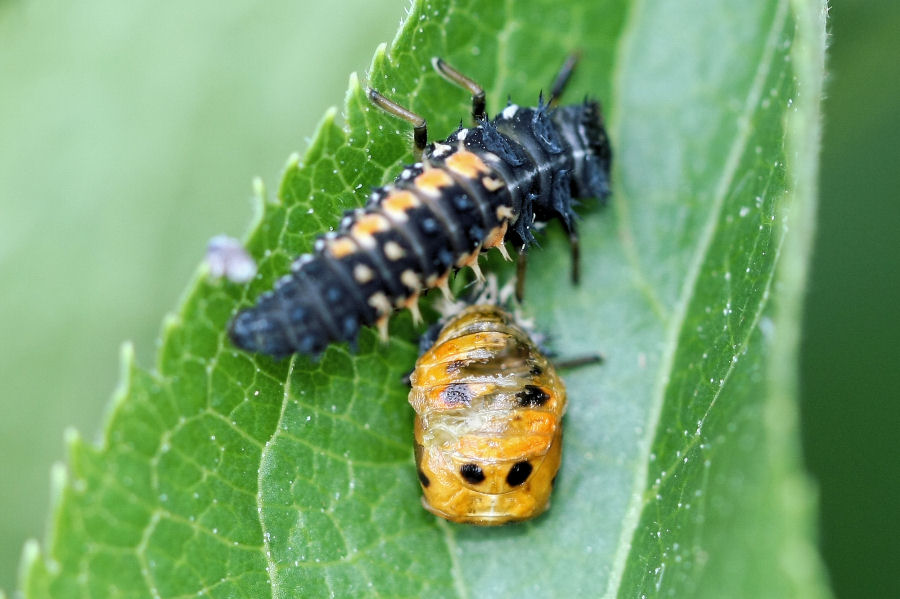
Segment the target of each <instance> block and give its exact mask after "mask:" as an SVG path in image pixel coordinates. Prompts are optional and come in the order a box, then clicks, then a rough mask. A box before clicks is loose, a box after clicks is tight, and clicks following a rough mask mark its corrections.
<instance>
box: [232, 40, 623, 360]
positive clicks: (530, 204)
mask: <svg viewBox="0 0 900 599" xmlns="http://www.w3.org/2000/svg"><path fill="white" fill-rule="evenodd" d="M432 62H433V64H434V67H435V68H436V69H437V71H438V72H439V73H440V74H441V75H442V76H444V77H445V78H446V79H448V80H450V81H451V82H453V83H455V84H457V85H459V86H461V87H463V88H465V89H467V90H469V91H470V92H472V106H473V108H472V113H473V116H474V118H475V123H476V124H475V126H474V127H471V128H462V127H460V129H458V130H457V131H456V132H455V133H453V134H452V135H450V137H448V138H447V139H445V140H443V141H440V142H435V143H432V144H426V141H427V133H426V125H425V120H424V119H423V118H421V117H419V116H418V115H416V114H414V113H412V112H410V111H408V110H406V109H405V108H403V107H401V106H399V105H397V104H395V103H393V102H391V101H390V100H388V99H387V98H385V97H384V96H382V95H381V94H379V93H378V92H376V91H375V90H371V89H370V90H368V95H369V99H370V100H371V101H372V103H373V104H374V105H375V106H377V107H378V108H381V109H382V110H385V111H386V112H389V113H390V114H393V115H394V116H397V117H399V118H402V119H404V120H406V121H408V122H410V123H411V124H413V126H414V133H415V135H414V140H415V145H416V149H417V151H418V152H419V154H420V156H421V161H420V162H417V163H416V164H413V165H410V166H407V167H406V168H404V169H403V171H402V172H401V173H400V175H399V176H398V177H397V178H396V180H395V181H394V183H393V184H390V185H386V186H384V187H380V188H377V189H375V190H373V192H372V194H371V196H370V197H369V201H368V203H367V204H366V206H365V208H360V209H357V210H353V211H350V212H348V213H346V214H345V216H344V218H343V220H342V221H341V224H340V228H339V230H338V231H336V232H333V233H328V234H325V235H323V236H321V237H319V238H318V239H317V240H316V243H315V246H314V251H313V253H311V254H304V255H302V256H300V257H299V258H298V259H297V260H296V261H295V262H294V263H293V265H292V267H291V273H290V274H288V275H286V276H284V277H282V278H281V279H280V280H279V281H278V282H277V283H276V284H275V288H274V289H273V290H272V291H269V292H266V293H264V294H263V295H262V296H261V297H260V298H259V300H258V302H257V304H256V305H255V306H252V307H250V308H247V309H245V310H242V311H241V312H240V313H238V314H237V316H236V317H235V318H234V319H233V320H232V322H231V325H230V327H229V331H228V332H229V336H230V337H231V340H232V342H233V343H234V344H235V345H236V346H238V347H240V348H242V349H245V350H248V351H254V352H260V353H263V354H270V355H273V356H284V355H288V354H291V353H303V354H310V355H318V354H320V353H321V352H322V351H323V350H324V349H325V348H326V347H327V346H328V344H330V343H332V342H334V341H349V342H351V343H353V342H355V339H356V337H357V335H358V332H359V329H360V327H362V326H368V325H372V324H375V325H378V328H379V330H380V331H381V333H382V336H383V337H385V336H386V333H387V320H388V318H389V316H390V314H391V313H392V312H393V311H394V310H395V309H398V308H403V307H405V308H409V309H410V310H411V311H412V312H413V316H414V317H415V318H416V319H417V320H418V318H419V316H418V299H419V294H420V293H421V292H422V291H424V290H427V289H431V288H435V287H437V288H440V289H441V290H442V291H444V293H445V294H449V290H448V288H447V280H448V277H449V276H450V273H451V272H453V271H454V270H455V269H458V268H462V267H464V266H470V267H472V268H473V269H474V270H475V272H476V274H477V275H479V277H480V271H479V270H478V262H477V261H478V256H479V254H480V252H481V251H482V250H483V249H488V248H497V249H498V250H499V251H500V252H502V253H503V255H504V257H506V258H508V257H509V256H508V254H507V252H506V247H505V243H506V242H507V241H509V242H512V243H513V245H514V247H516V248H517V249H518V250H519V255H520V257H524V255H525V250H526V249H527V248H528V246H529V245H530V244H531V243H532V242H533V241H534V235H533V230H534V228H535V225H536V224H540V223H544V222H547V221H550V220H553V219H558V220H560V221H561V222H562V225H563V227H564V228H565V230H566V231H567V232H568V233H569V235H570V239H571V240H572V244H573V245H572V247H573V256H575V257H576V260H575V261H574V262H573V278H577V238H576V235H575V213H574V210H573V204H574V199H575V198H598V199H600V200H603V199H605V198H606V196H608V195H609V167H610V160H611V151H610V146H609V141H608V139H607V136H606V131H605V129H604V127H603V122H602V117H601V114H600V106H599V104H598V103H597V102H596V101H593V100H585V101H584V102H583V103H581V104H576V105H570V106H561V107H555V106H554V104H555V102H556V100H557V98H558V97H559V95H560V94H561V93H562V90H563V88H564V87H565V84H566V82H567V81H568V79H569V76H570V75H571V73H572V70H573V68H574V64H575V57H574V56H573V57H571V58H570V59H569V60H568V61H567V62H566V64H565V65H564V66H563V68H562V70H561V71H560V73H559V75H558V76H557V78H556V80H555V81H554V84H553V88H552V90H551V95H550V100H549V101H548V102H547V103H546V104H545V103H544V102H543V99H541V100H540V101H539V103H538V106H537V107H534V108H526V107H520V106H517V105H515V104H509V105H508V106H507V107H506V108H504V109H503V111H502V112H501V113H500V114H499V115H497V116H496V117H495V118H494V119H491V120H489V119H488V118H487V116H486V114H485V111H484V105H485V101H484V91H483V90H482V89H481V88H480V87H479V86H478V85H477V84H476V83H475V82H473V81H472V80H470V79H468V78H467V77H465V76H463V75H462V74H461V73H459V72H458V71H456V70H455V69H453V68H452V67H450V66H449V65H447V64H446V63H445V62H443V61H442V60H440V59H438V58H435V59H433V61H432ZM523 264H524V262H522V260H521V259H520V266H521V265H523ZM520 280H521V278H520Z"/></svg>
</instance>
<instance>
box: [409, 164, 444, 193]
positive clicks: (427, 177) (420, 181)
mask: <svg viewBox="0 0 900 599" xmlns="http://www.w3.org/2000/svg"><path fill="white" fill-rule="evenodd" d="M451 185H453V179H451V178H450V175H448V174H447V173H446V172H445V171H444V170H443V169H440V168H432V169H428V170H427V171H425V172H424V173H422V174H421V175H419V176H418V177H416V187H418V188H419V189H421V190H422V191H424V192H426V193H430V194H432V195H436V194H438V193H440V189H441V188H442V187H449V186H451Z"/></svg>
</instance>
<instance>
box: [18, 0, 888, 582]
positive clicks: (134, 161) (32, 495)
mask: <svg viewBox="0 0 900 599" xmlns="http://www.w3.org/2000/svg"><path fill="white" fill-rule="evenodd" d="M406 6H407V1H406V0H341V1H340V2H335V3H330V4H329V5H328V6H325V4H324V3H316V2H294V3H287V2H262V1H259V0H239V1H237V2H230V3H224V4H223V3H214V2H211V1H209V0H204V1H200V2H192V3H190V6H188V5H186V4H183V3H177V2H166V1H164V2H157V3H152V4H151V3H147V2H142V1H138V2H130V3H121V2H115V1H113V0H85V1H83V2H80V3H63V2H51V3H35V2H30V3H29V2H23V1H21V0H6V1H5V2H4V1H0V133H2V135H0V281H2V282H3V284H2V291H0V339H2V343H0V380H2V383H3V384H2V387H0V389H2V391H0V394H2V395H0V485H2V486H0V513H2V514H3V516H2V518H0V588H5V589H11V588H13V587H14V580H15V575H16V568H17V563H18V559H19V553H20V551H21V546H22V543H23V542H24V540H25V539H26V538H29V537H38V538H41V539H42V538H43V535H44V531H45V522H46V514H47V510H48V507H49V502H50V498H49V469H50V465H51V464H52V463H53V462H54V461H59V460H62V459H63V458H64V446H63V431H64V429H65V428H66V427H68V426H74V427H75V428H77V429H78V430H79V431H81V433H82V434H83V435H84V436H86V437H89V438H92V437H97V436H98V435H99V430H100V427H101V423H102V422H103V418H104V411H105V409H106V408H107V406H108V400H109V397H110V394H111V392H112V389H113V387H114V386H115V384H116V381H117V377H118V349H119V346H120V344H121V342H122V341H124V340H128V339H130V340H133V341H134V343H135V346H136V350H137V356H138V361H139V363H140V364H142V365H144V366H151V365H152V364H153V356H154V352H155V339H156V335H157V332H158V331H159V327H160V322H161V319H162V317H163V316H164V314H165V313H166V311H169V310H173V309H174V308H175V307H176V306H177V303H178V301H179V295H180V293H181V292H182V290H183V289H184V288H185V286H186V284H187V282H188V280H189V278H190V277H191V274H192V272H193V271H194V269H195V268H196V266H197V264H198V263H199V261H200V260H201V258H202V256H203V252H204V249H205V244H206V241H207V240H208V239H209V238H210V237H212V236H213V235H215V234H218V233H223V232H224V233H228V234H231V235H236V236H240V235H241V234H242V233H243V231H244V230H245V228H246V227H247V223H248V222H249V219H250V216H251V204H250V201H249V197H250V190H251V180H252V178H253V177H254V176H256V175H260V176H262V178H263V179H264V180H265V182H266V183H267V184H268V186H269V189H270V193H272V192H273V191H274V189H275V188H276V186H277V183H278V179H279V172H280V167H281V165H282V164H284V162H285V161H286V159H287V157H288V155H289V154H290V153H291V152H293V151H302V150H303V149H304V148H305V146H306V141H305V139H306V138H307V137H308V136H310V135H311V134H312V132H313V129H314V127H315V124H316V122H317V121H318V119H319V118H320V117H321V115H322V114H323V112H324V110H325V108H326V107H327V106H329V105H334V104H340V102H341V101H342V99H343V93H344V90H345V89H346V83H347V77H348V75H349V73H350V72H351V71H352V70H358V71H362V70H364V69H365V67H366V66H367V65H368V61H369V59H370V57H371V55H372V52H373V50H374V48H375V46H376V44H378V43H379V42H381V41H389V40H390V39H391V38H392V37H393V35H394V31H395V29H396V26H397V23H398V21H399V19H400V17H401V16H402V15H403V11H404V9H405V8H406ZM831 30H832V33H833V38H832V47H831V57H830V69H829V70H830V73H831V79H830V82H829V85H828V88H827V89H828V98H827V101H826V104H825V111H826V119H825V145H824V151H823V156H822V157H823V162H822V177H821V181H822V185H821V190H822V193H821V206H820V222H819V225H818V243H817V251H816V255H815V259H814V263H813V269H812V279H811V282H810V288H809V295H808V309H807V320H806V338H805V341H804V348H803V357H802V375H803V389H804V395H803V398H802V409H803V415H804V422H803V426H804V431H803V432H804V439H803V440H804V446H805V451H806V457H807V463H808V464H809V467H810V469H811V470H812V472H813V474H814V476H815V477H816V478H817V480H818V482H819V485H820V492H821V509H822V512H821V538H822V544H823V550H824V554H825V558H826V561H827V564H828V566H829V569H830V572H831V577H832V582H833V585H834V588H835V590H836V592H837V594H838V596H840V597H892V596H893V597H896V596H900V581H898V579H897V576H896V574H895V573H894V572H893V570H894V568H891V567H890V566H891V565H895V564H896V563H897V558H898V557H900V552H898V544H900V540H898V539H900V523H898V521H897V520H898V519H897V517H896V513H897V506H898V505H900V474H898V472H900V468H898V459H897V458H898V455H900V453H898V444H897V440H896V438H897V436H898V435H897V433H898V424H900V402H898V396H900V393H898V389H900V369H898V368H897V367H896V365H895V362H896V361H895V359H894V357H893V352H892V350H896V348H897V341H898V339H900V334H898V333H900V319H898V318H897V317H896V316H895V315H894V314H893V311H892V306H896V305H898V303H900V284H898V278H900V276H898V271H900V268H898V267H900V264H898V263H900V244H898V242H897V240H896V239H897V236H898V231H900V226H898V225H900V202H898V201H897V200H896V198H897V197H898V195H900V193H898V183H900V176H898V171H900V169H898V168H897V167H896V166H895V164H894V163H895V162H896V160H897V157H898V155H900V154H898V149H900V148H898V141H900V108H898V97H900V61H898V60H897V57H898V55H900V35H898V33H897V32H898V31H900V3H898V2H895V1H893V0H884V1H882V2H873V1H868V2H867V1H864V0H849V1H843V2H840V3H836V5H835V6H834V8H833V9H832V12H831Z"/></svg>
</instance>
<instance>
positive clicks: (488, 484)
mask: <svg viewBox="0 0 900 599" xmlns="http://www.w3.org/2000/svg"><path fill="white" fill-rule="evenodd" d="M410 385H411V390H410V393H409V403H410V404H411V405H412V407H413V409H414V410H415V412H416V417H415V424H414V434H415V459H416V469H417V473H418V476H419V482H420V483H421V486H422V492H423V496H422V505H423V506H424V507H425V509H427V510H428V511H430V512H432V513H433V514H435V515H437V516H440V517H441V518H445V519H447V520H450V521H452V522H459V523H466V524H476V525H483V526H495V525H500V524H506V523H509V522H517V521H520V520H527V519H530V518H533V517H535V516H537V515H539V514H541V513H543V512H544V511H545V510H546V509H547V508H548V507H549V505H550V494H551V493H552V491H553V484H554V482H555V480H556V475H557V472H558V470H559V467H560V461H561V458H562V417H563V414H564V412H565V409H566V388H565V385H563V382H562V379H560V377H559V376H558V375H557V373H556V369H555V368H554V366H553V364H552V363H551V362H550V361H549V360H548V359H547V357H546V356H545V355H544V354H543V352H542V351H541V349H540V348H539V346H538V344H537V343H535V341H534V340H533V339H532V337H531V336H530V335H529V334H528V332H526V330H525V329H524V328H523V327H522V326H520V325H519V324H517V323H516V322H515V319H514V318H513V316H512V315H511V314H510V313H509V312H507V311H506V310H504V309H503V308H501V307H499V306H497V305H494V304H489V303H488V304H481V303H479V304H476V305H472V306H469V307H468V308H465V309H464V310H462V311H461V312H460V313H459V314H457V315H456V316H453V317H451V318H450V319H449V320H448V321H447V322H446V324H445V325H444V326H443V328H442V329H441V330H440V332H439V333H438V335H437V338H436V339H435V341H434V344H433V345H431V347H430V348H428V349H427V350H426V351H425V352H424V353H423V354H422V355H421V356H420V357H419V359H418V361H417V362H416V367H415V370H414V371H413V373H412V374H411V375H410Z"/></svg>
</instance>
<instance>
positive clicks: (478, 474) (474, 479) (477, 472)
mask: <svg viewBox="0 0 900 599" xmlns="http://www.w3.org/2000/svg"><path fill="white" fill-rule="evenodd" d="M459 474H460V476H462V477H463V478H464V479H465V480H466V482H468V483H471V484H473V485H477V484H478V483H480V482H483V481H484V470H482V469H481V466H479V465H478V464H463V465H462V466H460V467H459Z"/></svg>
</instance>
